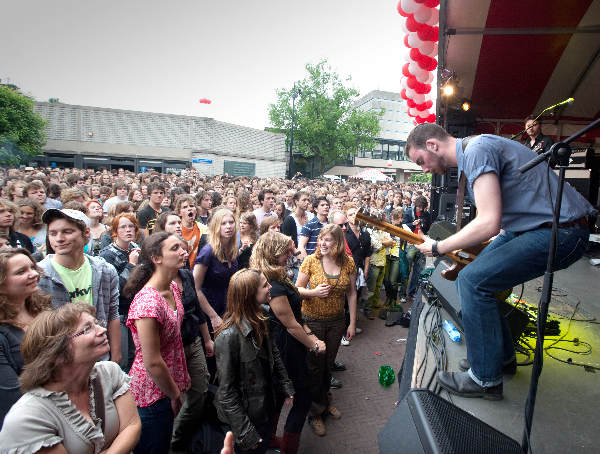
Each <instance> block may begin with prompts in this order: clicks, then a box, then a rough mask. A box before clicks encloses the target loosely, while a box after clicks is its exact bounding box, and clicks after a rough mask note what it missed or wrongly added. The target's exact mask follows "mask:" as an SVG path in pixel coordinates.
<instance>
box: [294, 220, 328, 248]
mask: <svg viewBox="0 0 600 454" xmlns="http://www.w3.org/2000/svg"><path fill="white" fill-rule="evenodd" d="M324 225H325V224H323V223H321V221H319V218H318V216H315V217H314V218H312V219H311V220H310V221H308V222H307V223H306V224H304V225H303V226H302V230H300V235H301V236H306V237H308V243H306V255H310V254H312V253H313V252H315V251H316V250H317V239H318V238H319V232H321V229H322V228H323V226H324Z"/></svg>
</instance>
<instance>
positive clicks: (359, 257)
mask: <svg viewBox="0 0 600 454" xmlns="http://www.w3.org/2000/svg"><path fill="white" fill-rule="evenodd" d="M346 243H348V247H349V248H350V252H352V258H353V259H354V264H355V265H356V267H357V268H361V269H362V270H363V271H364V269H365V259H366V258H367V257H370V256H371V254H372V253H373V247H372V246H371V235H369V232H367V231H366V230H365V229H361V230H360V233H359V234H358V238H356V236H355V235H354V232H353V231H352V230H350V227H348V229H347V230H346Z"/></svg>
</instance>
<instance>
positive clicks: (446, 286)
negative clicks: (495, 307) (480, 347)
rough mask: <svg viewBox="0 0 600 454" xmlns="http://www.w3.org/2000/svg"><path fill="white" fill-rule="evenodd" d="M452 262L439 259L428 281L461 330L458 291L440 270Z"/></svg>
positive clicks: (446, 267) (448, 266)
mask: <svg viewBox="0 0 600 454" xmlns="http://www.w3.org/2000/svg"><path fill="white" fill-rule="evenodd" d="M451 265H452V263H450V262H447V261H446V260H439V261H438V263H437V264H436V267H435V269H434V270H433V273H431V277H430V278H429V282H431V285H433V288H434V289H435V292H436V295H437V296H438V298H439V300H440V303H442V307H443V308H444V309H445V310H446V312H448V314H449V315H450V316H451V317H452V318H453V319H454V321H455V322H456V324H457V325H458V327H459V328H460V330H461V331H462V330H463V324H462V319H461V315H460V298H459V297H458V291H457V290H456V284H455V283H454V281H449V280H448V279H444V278H443V277H442V271H444V270H446V269H448V268H450V266H451Z"/></svg>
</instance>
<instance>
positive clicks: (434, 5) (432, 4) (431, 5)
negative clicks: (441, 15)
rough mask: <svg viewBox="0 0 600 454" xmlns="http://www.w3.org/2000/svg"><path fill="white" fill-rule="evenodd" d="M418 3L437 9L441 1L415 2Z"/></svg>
mask: <svg viewBox="0 0 600 454" xmlns="http://www.w3.org/2000/svg"><path fill="white" fill-rule="evenodd" d="M415 2H417V3H423V5H425V6H427V7H428V8H436V7H437V6H438V5H439V4H440V0H421V1H419V0H415Z"/></svg>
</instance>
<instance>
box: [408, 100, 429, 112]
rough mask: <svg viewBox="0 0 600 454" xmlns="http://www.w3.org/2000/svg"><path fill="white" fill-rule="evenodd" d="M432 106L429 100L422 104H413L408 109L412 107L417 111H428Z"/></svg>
mask: <svg viewBox="0 0 600 454" xmlns="http://www.w3.org/2000/svg"><path fill="white" fill-rule="evenodd" d="M432 106H433V101H431V100H429V101H425V102H424V103H422V104H415V105H414V106H409V107H414V108H415V109H417V110H428V109H431V107H432Z"/></svg>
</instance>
